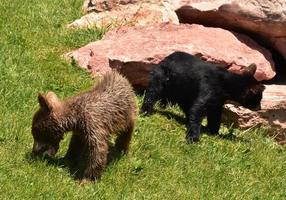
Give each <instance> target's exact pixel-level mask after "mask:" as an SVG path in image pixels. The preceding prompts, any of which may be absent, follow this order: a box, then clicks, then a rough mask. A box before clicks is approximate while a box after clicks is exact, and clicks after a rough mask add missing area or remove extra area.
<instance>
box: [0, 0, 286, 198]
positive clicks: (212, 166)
mask: <svg viewBox="0 0 286 200" xmlns="http://www.w3.org/2000/svg"><path fill="white" fill-rule="evenodd" d="M82 3H83V1H82V0H69V1H68V0H61V1H57V0H45V1H34V0H22V1H20V2H19V1H15V0H5V1H2V2H1V4H0V16H1V17H0V105H1V106H0V119H1V120H0V194H1V199H9V200H10V199H180V200H181V199H285V198H286V181H285V180H286V151H285V147H282V146H279V145H277V144H275V143H274V142H273V141H272V140H271V139H270V138H267V137H265V136H263V134H262V133H261V132H262V130H259V129H258V130H250V131H247V132H242V131H239V130H235V129H234V130H233V131H234V132H233V134H234V136H232V137H228V136H229V134H228V131H229V130H228V129H227V128H223V129H222V130H221V131H222V135H221V136H216V137H210V136H206V135H203V136H202V139H201V142H200V143H198V144H195V145H187V144H186V143H185V140H184V132H185V127H184V125H183V124H181V123H180V122H179V121H178V120H175V119H172V118H169V117H166V116H165V115H163V114H159V113H157V114H154V115H153V116H152V117H151V118H147V117H142V116H140V117H139V119H138V122H137V126H136V130H135V133H134V137H133V141H132V146H131V152H130V154H129V155H127V156H123V157H121V159H119V160H118V161H116V162H114V163H112V164H110V165H109V166H108V167H107V169H106V171H105V173H104V175H103V178H102V180H101V181H100V182H99V183H96V184H88V185H85V186H83V187H82V186H79V185H78V182H76V181H75V180H74V179H73V176H72V174H70V172H69V170H68V169H67V168H65V167H64V166H62V165H61V162H60V161H59V160H58V159H59V158H61V157H62V156H63V155H64V153H65V151H66V149H67V144H68V139H69V137H70V136H68V137H66V138H65V140H64V141H63V143H62V145H61V150H60V152H59V153H58V155H57V159H56V160H55V161H54V162H48V161H46V160H43V159H39V160H33V159H31V156H30V152H31V148H32V143H33V139H32V136H31V130H30V129H31V119H32V116H33V113H34V112H35V110H36V109H37V107H38V103H37V94H38V92H47V91H49V90H53V91H55V92H56V93H57V94H58V95H59V96H60V97H61V98H64V97H68V96H71V95H74V94H76V93H78V92H79V91H82V90H86V89H88V88H90V87H91V86H92V85H93V81H92V80H91V79H90V77H89V75H88V74H87V73H86V72H84V71H83V70H81V69H78V68H76V67H74V66H72V65H70V64H68V63H67V62H65V61H64V60H63V59H62V58H61V55H62V54H63V53H65V52H67V51H69V50H71V49H75V48H78V47H80V46H82V45H84V44H87V43H88V42H91V41H95V40H97V39H100V38H101V36H102V34H103V32H102V31H100V30H67V29H66V28H65V25H66V24H67V23H69V22H71V21H72V20H74V19H76V18H79V17H80V16H81V12H80V8H81V5H82ZM138 101H139V103H141V101H142V97H138ZM168 111H170V112H172V113H176V114H178V115H182V114H181V112H180V111H179V110H178V108H177V107H172V108H169V110H168Z"/></svg>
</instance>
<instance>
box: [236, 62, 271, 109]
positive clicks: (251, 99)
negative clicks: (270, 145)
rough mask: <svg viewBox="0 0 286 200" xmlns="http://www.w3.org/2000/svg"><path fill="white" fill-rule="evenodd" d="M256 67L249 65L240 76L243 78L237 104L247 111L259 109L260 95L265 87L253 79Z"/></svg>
mask: <svg viewBox="0 0 286 200" xmlns="http://www.w3.org/2000/svg"><path fill="white" fill-rule="evenodd" d="M255 72H256V65H255V64H251V65H249V66H248V67H246V68H245V70H244V71H243V74H242V76H244V77H245V83H244V86H242V88H240V89H241V92H240V94H239V95H238V97H237V98H238V100H237V101H238V102H239V103H240V104H241V105H242V106H244V107H246V108H249V109H252V110H258V109H260V108H261V99H262V94H263V91H264V89H265V86H264V85H263V84H262V83H259V82H258V81H257V80H256V79H255V78H254V74H255Z"/></svg>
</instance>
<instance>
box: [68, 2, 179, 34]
mask: <svg viewBox="0 0 286 200" xmlns="http://www.w3.org/2000/svg"><path fill="white" fill-rule="evenodd" d="M132 2H133V1H132ZM96 5H98V4H96ZM99 6H100V4H99ZM107 6H108V5H107ZM110 6H111V8H112V9H111V8H110V9H111V10H110V9H106V10H103V11H102V12H91V13H89V14H87V15H85V16H83V17H81V18H80V19H78V20H75V21H74V22H72V23H70V24H68V25H67V27H68V28H92V27H108V28H109V29H110V28H114V27H119V26H123V25H125V26H126V25H128V26H134V25H135V26H139V25H140V26H142V25H151V24H158V23H161V22H173V23H175V24H178V23H179V20H178V17H177V15H176V13H175V11H174V10H173V8H172V7H171V5H170V4H169V3H167V2H162V3H158V2H157V3H156V4H155V3H144V2H143V3H142V2H140V3H136V4H135V3H130V4H127V5H117V6H114V7H112V5H110Z"/></svg>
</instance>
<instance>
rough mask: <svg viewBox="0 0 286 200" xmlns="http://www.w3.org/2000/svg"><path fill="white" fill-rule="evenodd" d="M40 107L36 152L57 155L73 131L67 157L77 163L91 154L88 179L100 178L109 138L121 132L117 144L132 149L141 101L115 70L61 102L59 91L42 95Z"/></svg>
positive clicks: (36, 120) (34, 130) (34, 129)
mask: <svg viewBox="0 0 286 200" xmlns="http://www.w3.org/2000/svg"><path fill="white" fill-rule="evenodd" d="M38 101H39V104H40V109H39V110H38V111H37V112H36V113H35V115H34V118H33V124H32V135H33V138H34V145H33V154H34V155H48V156H51V157H52V156H54V155H55V154H56V153H57V151H58V149H59V143H60V141H61V140H62V139H63V136H64V133H65V132H68V131H72V137H71V141H70V144H69V148H68V151H67V153H66V155H65V158H66V159H67V160H68V161H70V162H71V163H74V164H77V163H78V162H79V159H80V157H81V156H82V154H83V152H86V153H87V167H86V169H85V171H84V177H83V180H84V181H89V180H96V179H100V177H101V174H102V171H103V169H104V167H105V165H106V162H107V154H108V138H109V136H110V134H111V133H116V134H117V139H116V141H115V147H116V148H117V149H118V150H120V151H123V152H127V151H128V147H129V143H130V140H131V136H132V132H133V129H134V123H135V120H136V115H137V104H136V99H135V94H134V92H133V89H132V86H131V85H130V83H129V82H128V80H127V79H126V78H124V77H123V76H121V75H120V74H119V73H118V72H116V71H112V72H110V73H108V74H107V75H105V76H104V77H103V79H102V80H101V81H100V82H99V84H97V85H96V86H95V87H94V88H93V89H92V90H90V91H87V92H84V93H82V94H79V95H77V96H74V97H71V98H69V99H67V100H64V101H61V100H60V99H58V97H57V96H56V94H55V93H53V92H48V94H47V95H46V96H44V95H41V94H39V96H38Z"/></svg>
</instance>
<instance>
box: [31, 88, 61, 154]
mask: <svg viewBox="0 0 286 200" xmlns="http://www.w3.org/2000/svg"><path fill="white" fill-rule="evenodd" d="M38 101H39V104H40V109H39V110H38V111H37V112H36V113H35V115H34V117H33V122H32V135H33V138H34V145H33V152H32V153H33V154H34V155H47V156H49V157H53V156H54V155H55V154H56V153H57V151H58V149H59V143H60V141H61V139H62V138H63V134H64V132H63V130H62V126H61V123H60V120H59V118H60V114H59V113H60V112H59V111H60V110H61V106H62V105H61V102H60V100H59V99H58V98H57V96H56V94H55V93H53V92H49V93H48V94H47V95H46V96H44V95H42V94H39V96H38Z"/></svg>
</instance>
